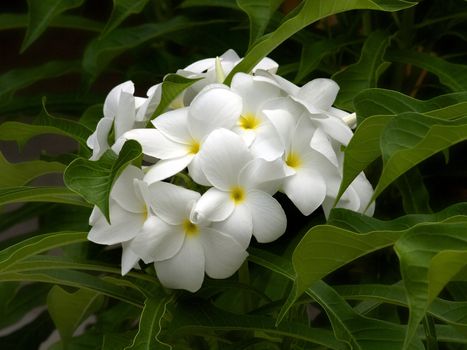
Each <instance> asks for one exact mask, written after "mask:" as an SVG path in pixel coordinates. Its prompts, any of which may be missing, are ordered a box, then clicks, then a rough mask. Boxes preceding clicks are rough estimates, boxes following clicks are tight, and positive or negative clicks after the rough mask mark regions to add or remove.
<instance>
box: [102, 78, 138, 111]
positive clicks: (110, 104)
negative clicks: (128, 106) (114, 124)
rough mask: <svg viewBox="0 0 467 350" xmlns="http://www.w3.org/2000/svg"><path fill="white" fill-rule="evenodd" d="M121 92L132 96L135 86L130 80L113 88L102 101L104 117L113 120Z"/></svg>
mask: <svg viewBox="0 0 467 350" xmlns="http://www.w3.org/2000/svg"><path fill="white" fill-rule="evenodd" d="M122 91H124V92H127V93H129V94H132V95H133V93H134V92H135V86H134V84H133V82H132V81H131V80H129V81H126V82H124V83H122V84H119V85H117V86H115V87H114V88H113V89H112V90H110V92H109V94H108V95H107V97H106V98H105V101H104V117H106V118H110V119H114V118H115V116H116V115H117V112H118V105H119V103H118V101H119V100H120V94H121V93H122Z"/></svg>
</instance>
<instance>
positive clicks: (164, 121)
mask: <svg viewBox="0 0 467 350" xmlns="http://www.w3.org/2000/svg"><path fill="white" fill-rule="evenodd" d="M241 110H242V100H241V98H240V96H238V95H237V94H235V93H233V92H232V91H231V90H229V89H228V88H227V87H226V86H224V85H217V84H216V85H210V86H209V87H207V88H206V89H205V90H204V91H202V92H201V93H200V94H199V95H198V96H197V97H196V98H195V99H194V100H193V102H192V104H191V106H190V107H189V108H180V109H176V110H173V111H169V112H166V113H164V114H162V115H160V116H159V117H157V118H156V119H155V120H153V121H152V124H153V125H154V126H155V127H156V129H134V130H131V131H129V132H127V133H125V135H124V138H125V139H133V140H136V141H138V142H139V143H140V144H141V146H142V148H143V153H144V154H146V155H148V156H151V157H154V158H158V159H160V160H159V161H158V162H157V163H156V164H155V165H153V166H152V167H151V168H150V169H149V170H148V172H147V174H146V177H145V178H144V180H145V181H146V182H148V183H153V182H156V181H159V180H163V179H166V178H168V177H170V176H172V175H175V174H176V173H178V172H179V171H181V170H183V169H184V168H185V167H187V166H188V169H189V171H190V175H191V177H192V178H193V179H194V180H195V181H196V182H198V183H200V184H206V179H205V178H204V175H203V174H202V172H201V170H200V168H199V165H198V159H197V158H198V152H199V151H200V149H202V145H203V141H204V139H205V138H206V137H207V135H209V133H210V132H211V131H212V130H215V129H217V128H222V127H224V128H231V127H233V125H235V122H236V120H237V119H238V116H239V115H240V112H241Z"/></svg>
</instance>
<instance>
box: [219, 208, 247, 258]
mask: <svg viewBox="0 0 467 350" xmlns="http://www.w3.org/2000/svg"><path fill="white" fill-rule="evenodd" d="M211 227H212V228H213V229H216V230H218V231H221V232H223V233H225V234H227V235H229V236H231V237H233V238H234V239H235V240H236V241H237V242H238V243H239V244H240V245H241V246H242V247H243V248H245V249H246V248H248V245H249V244H250V241H251V234H252V232H253V219H252V217H251V212H250V208H249V207H248V206H246V205H244V204H243V205H237V206H235V208H234V210H233V212H232V214H230V216H229V217H228V218H227V219H225V220H223V221H219V222H213V223H212V224H211Z"/></svg>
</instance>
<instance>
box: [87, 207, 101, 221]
mask: <svg viewBox="0 0 467 350" xmlns="http://www.w3.org/2000/svg"><path fill="white" fill-rule="evenodd" d="M102 216H103V214H102V212H101V210H100V209H99V207H98V206H97V205H95V206H94V207H93V208H92V211H91V215H90V216H89V225H91V226H94V225H95V224H96V222H97V220H99V218H100V217H102Z"/></svg>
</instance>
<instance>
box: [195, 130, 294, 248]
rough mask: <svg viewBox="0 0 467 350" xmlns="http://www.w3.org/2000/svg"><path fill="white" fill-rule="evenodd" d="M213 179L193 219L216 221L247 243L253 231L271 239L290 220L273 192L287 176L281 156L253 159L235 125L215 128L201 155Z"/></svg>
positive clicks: (259, 237)
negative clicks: (233, 130) (279, 158)
mask: <svg viewBox="0 0 467 350" xmlns="http://www.w3.org/2000/svg"><path fill="white" fill-rule="evenodd" d="M199 162H200V165H201V168H202V170H203V172H204V174H205V175H206V178H207V179H208V180H209V182H210V183H211V185H212V186H214V187H212V188H210V189H209V190H208V191H207V192H206V193H204V194H203V196H202V197H201V199H200V200H199V201H198V203H197V205H196V207H195V209H194V211H193V221H194V222H203V221H204V220H206V219H207V220H210V221H214V222H215V224H214V227H216V228H219V229H220V230H221V231H223V232H226V233H229V234H231V235H232V236H233V237H234V238H235V239H236V240H237V241H238V242H239V243H240V244H241V245H242V246H243V247H247V246H248V244H249V242H250V239H251V235H252V234H253V235H254V236H255V237H256V239H257V241H258V242H271V241H274V240H275V239H277V238H278V237H279V236H280V235H282V234H283V233H284V231H285V228H286V224H287V219H286V216H285V213H284V211H283V209H282V207H281V206H280V204H279V203H278V202H277V201H276V200H275V199H274V198H273V197H272V195H271V194H273V193H275V191H276V190H277V187H278V185H279V184H280V180H282V178H283V177H284V170H283V166H282V164H281V162H280V161H275V162H268V161H265V160H264V159H260V158H253V156H252V155H251V153H250V152H249V151H248V149H247V147H246V145H245V143H244V142H243V140H242V139H241V137H240V136H238V135H237V134H235V133H233V132H232V131H230V130H226V129H218V130H215V131H213V132H212V133H211V134H210V135H209V136H208V138H207V139H206V141H205V143H204V147H203V149H202V150H201V152H200V154H199Z"/></svg>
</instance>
